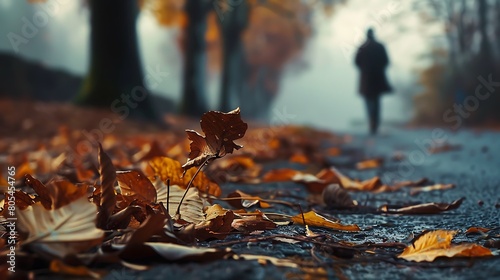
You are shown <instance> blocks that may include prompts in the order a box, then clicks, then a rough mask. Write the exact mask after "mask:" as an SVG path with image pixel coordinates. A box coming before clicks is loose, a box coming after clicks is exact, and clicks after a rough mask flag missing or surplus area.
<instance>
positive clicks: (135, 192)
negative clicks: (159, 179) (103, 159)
mask: <svg viewBox="0 0 500 280" xmlns="http://www.w3.org/2000/svg"><path fill="white" fill-rule="evenodd" d="M116 179H117V181H118V186H119V187H120V190H121V193H122V195H125V196H130V197H132V198H134V199H139V200H142V201H145V202H153V203H154V202H156V189H155V187H154V186H153V184H152V183H151V181H150V180H149V179H148V178H147V177H146V175H144V174H143V173H142V172H140V171H137V170H130V171H117V172H116Z"/></svg>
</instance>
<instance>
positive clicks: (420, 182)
mask: <svg viewBox="0 0 500 280" xmlns="http://www.w3.org/2000/svg"><path fill="white" fill-rule="evenodd" d="M428 182H429V179H427V178H422V179H419V180H416V181H400V182H396V183H394V185H393V186H394V187H395V188H402V187H412V186H422V185H424V184H426V183H428Z"/></svg>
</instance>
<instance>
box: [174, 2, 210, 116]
mask: <svg viewBox="0 0 500 280" xmlns="http://www.w3.org/2000/svg"><path fill="white" fill-rule="evenodd" d="M210 7H211V1H208V0H187V2H186V6H185V11H186V14H187V17H188V21H189V22H188V25H187V27H186V44H185V47H186V52H185V61H184V76H183V93H182V100H181V113H183V114H186V115H189V116H193V117H200V116H201V115H202V114H203V113H204V112H206V111H207V102H206V98H205V71H206V63H207V54H206V43H205V33H206V31H207V15H208V11H209V9H210Z"/></svg>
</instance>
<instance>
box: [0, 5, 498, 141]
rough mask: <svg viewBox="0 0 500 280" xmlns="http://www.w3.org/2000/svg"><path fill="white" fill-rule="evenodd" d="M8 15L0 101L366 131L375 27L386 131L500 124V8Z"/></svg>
mask: <svg viewBox="0 0 500 280" xmlns="http://www.w3.org/2000/svg"><path fill="white" fill-rule="evenodd" d="M0 14H1V16H0V34H1V37H0V38H1V39H0V97H1V98H16V99H20V100H27V101H35V100H40V101H51V102H73V103H75V104H78V105H82V106H94V107H103V108H109V110H111V111H113V112H115V113H118V114H120V113H124V112H127V116H128V112H129V111H130V112H131V115H132V116H138V117H140V118H149V119H155V118H158V116H160V115H162V114H164V113H176V114H185V115H188V116H193V117H196V118H198V117H199V116H200V115H201V114H202V113H203V112H205V111H207V110H209V109H218V110H224V111H228V110H231V109H234V108H235V107H237V106H240V107H241V108H242V114H243V115H244V117H245V118H253V119H256V120H260V121H263V122H266V123H270V124H277V125H279V124H288V123H299V124H307V125H312V126H315V127H318V128H323V129H328V130H333V131H353V130H357V129H363V130H364V129H365V128H366V120H365V119H366V113H365V108H364V104H363V100H362V98H360V95H359V94H358V75H359V73H358V71H357V69H356V67H355V65H354V56H355V54H356V51H357V48H358V47H359V46H360V45H361V44H363V42H364V41H365V39H366V35H365V33H366V29H367V28H368V27H373V28H374V29H375V34H376V38H377V39H378V40H379V41H380V42H382V43H383V44H384V45H385V47H386V49H387V52H388V54H389V59H390V66H389V68H388V69H387V76H388V79H389V82H390V83H391V84H392V86H393V88H394V91H393V92H392V93H391V94H388V95H385V96H384V98H383V104H382V111H383V113H382V116H383V117H382V118H383V121H382V122H383V126H391V125H401V124H406V123H415V124H424V125H448V126H449V127H450V128H453V129H455V128H458V127H460V126H461V125H462V124H470V125H479V124H480V125H495V124H497V123H498V122H499V121H500V110H498V109H497V108H498V104H500V103H499V101H500V95H499V92H500V86H499V85H498V83H499V82H500V77H499V73H500V23H499V21H498V18H500V0H418V1H417V0H415V1H411V0H371V1H365V0H108V1H99V0H87V1H77V0H46V1H33V0H31V1H20V0H0ZM478 87H479V89H478ZM146 92H147V93H151V94H147V98H146V97H145V96H146V95H145V93H146ZM143 93H144V94H143ZM124 94H125V96H124ZM127 96H128V98H130V96H132V101H130V100H128V101H127ZM134 98H135V99H134ZM134 100H135V101H138V102H137V103H134V102H133V101H134ZM124 106H125V107H127V106H129V107H130V108H132V109H133V110H129V109H130V108H129V109H126V108H124ZM125 109H126V110H125Z"/></svg>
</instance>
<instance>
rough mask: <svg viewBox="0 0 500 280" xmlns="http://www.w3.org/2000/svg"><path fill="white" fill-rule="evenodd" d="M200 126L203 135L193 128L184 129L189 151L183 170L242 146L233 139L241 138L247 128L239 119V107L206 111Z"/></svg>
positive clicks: (229, 152)
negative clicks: (225, 110) (189, 143)
mask: <svg viewBox="0 0 500 280" xmlns="http://www.w3.org/2000/svg"><path fill="white" fill-rule="evenodd" d="M200 126H201V130H202V131H203V133H205V136H203V135H201V134H199V133H198V132H196V131H194V130H186V133H187V134H188V138H189V140H191V145H190V148H191V152H190V153H189V156H188V160H187V162H186V163H185V164H184V165H183V166H182V168H184V169H185V170H188V169H189V168H191V167H193V166H200V165H202V164H203V163H204V162H205V161H206V160H207V159H208V158H210V157H214V158H216V157H223V156H225V155H226V154H231V153H233V150H234V149H236V150H238V149H240V148H242V146H240V145H237V144H235V143H234V142H233V141H234V140H237V139H240V138H242V137H243V136H244V135H245V132H246V130H247V128H248V125H247V124H246V123H245V122H243V121H242V120H241V116H240V108H236V109H235V110H233V111H231V112H228V113H223V112H218V111H210V112H207V113H205V114H203V116H202V117H201V121H200Z"/></svg>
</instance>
